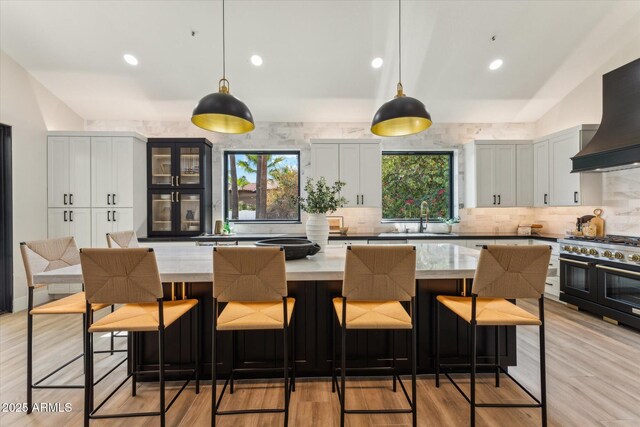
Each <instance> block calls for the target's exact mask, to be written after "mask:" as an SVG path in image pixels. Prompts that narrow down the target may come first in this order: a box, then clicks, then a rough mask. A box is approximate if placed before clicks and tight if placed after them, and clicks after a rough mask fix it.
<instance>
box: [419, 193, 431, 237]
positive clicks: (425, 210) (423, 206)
mask: <svg viewBox="0 0 640 427" xmlns="http://www.w3.org/2000/svg"><path fill="white" fill-rule="evenodd" d="M422 218H424V222H425V223H424V224H423V223H422ZM427 224H429V204H428V203H427V201H426V200H423V201H422V203H420V227H419V229H418V232H419V233H424V232H425V231H427Z"/></svg>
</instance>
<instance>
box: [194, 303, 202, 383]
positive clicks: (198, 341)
mask: <svg viewBox="0 0 640 427" xmlns="http://www.w3.org/2000/svg"><path fill="white" fill-rule="evenodd" d="M195 310H196V326H195V328H194V329H195V333H196V394H200V351H201V348H200V304H198V305H196V307H195Z"/></svg>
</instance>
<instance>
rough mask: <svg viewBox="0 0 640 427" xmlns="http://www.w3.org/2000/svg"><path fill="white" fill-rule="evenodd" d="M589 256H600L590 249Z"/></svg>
mask: <svg viewBox="0 0 640 427" xmlns="http://www.w3.org/2000/svg"><path fill="white" fill-rule="evenodd" d="M589 255H593V256H598V251H597V250H595V249H589Z"/></svg>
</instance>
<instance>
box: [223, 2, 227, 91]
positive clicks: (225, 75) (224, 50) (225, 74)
mask: <svg viewBox="0 0 640 427" xmlns="http://www.w3.org/2000/svg"><path fill="white" fill-rule="evenodd" d="M224 33H225V31H224V0H222V78H223V79H225V80H226V79H227V70H226V62H227V51H226V42H225V37H224V36H225V34H224Z"/></svg>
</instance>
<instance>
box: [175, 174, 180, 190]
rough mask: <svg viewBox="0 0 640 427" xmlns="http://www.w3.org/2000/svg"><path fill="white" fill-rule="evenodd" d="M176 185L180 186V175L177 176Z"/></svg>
mask: <svg viewBox="0 0 640 427" xmlns="http://www.w3.org/2000/svg"><path fill="white" fill-rule="evenodd" d="M176 187H180V175H178V176H176Z"/></svg>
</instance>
